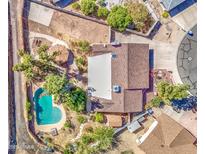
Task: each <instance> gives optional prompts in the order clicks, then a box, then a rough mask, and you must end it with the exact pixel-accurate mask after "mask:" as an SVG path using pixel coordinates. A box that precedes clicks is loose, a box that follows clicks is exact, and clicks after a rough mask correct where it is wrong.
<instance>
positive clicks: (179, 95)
mask: <svg viewBox="0 0 205 154" xmlns="http://www.w3.org/2000/svg"><path fill="white" fill-rule="evenodd" d="M189 88H190V86H189V85H186V84H181V85H180V84H178V85H173V84H170V83H168V82H165V81H162V82H159V83H158V84H157V92H158V96H159V97H160V98H161V99H163V101H164V102H165V103H169V102H170V101H171V100H174V99H176V100H180V99H183V98H186V97H187V96H188V95H189V93H188V90H189Z"/></svg>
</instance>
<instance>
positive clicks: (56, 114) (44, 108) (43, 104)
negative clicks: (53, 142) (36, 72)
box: [33, 88, 62, 125]
mask: <svg viewBox="0 0 205 154" xmlns="http://www.w3.org/2000/svg"><path fill="white" fill-rule="evenodd" d="M33 99H34V102H35V111H36V121H37V124H38V125H47V124H55V123H57V122H59V121H60V120H61V118H62V113H61V110H60V109H59V108H57V107H54V106H53V103H52V96H51V95H48V94H47V92H46V91H45V90H43V89H42V88H39V89H38V90H36V92H35V94H34V98H33Z"/></svg>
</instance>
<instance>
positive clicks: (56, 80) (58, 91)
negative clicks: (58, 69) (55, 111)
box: [43, 74, 69, 101]
mask: <svg viewBox="0 0 205 154" xmlns="http://www.w3.org/2000/svg"><path fill="white" fill-rule="evenodd" d="M68 85H69V81H68V79H67V78H66V76H65V75H63V76H60V75H54V74H50V75H48V76H47V77H46V78H45V83H44V84H43V88H44V89H45V90H46V91H47V92H48V93H49V94H50V95H53V96H54V100H55V101H59V99H60V98H61V97H63V96H64V93H65V91H66V87H67V86H68Z"/></svg>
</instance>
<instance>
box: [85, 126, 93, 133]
mask: <svg viewBox="0 0 205 154" xmlns="http://www.w3.org/2000/svg"><path fill="white" fill-rule="evenodd" d="M85 131H86V132H88V133H92V132H93V127H87V128H85Z"/></svg>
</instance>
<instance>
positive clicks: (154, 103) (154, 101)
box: [150, 96, 164, 107]
mask: <svg viewBox="0 0 205 154" xmlns="http://www.w3.org/2000/svg"><path fill="white" fill-rule="evenodd" d="M163 104H164V102H163V100H162V99H161V98H160V97H158V96H157V97H154V98H153V99H152V100H151V101H150V105H151V106H150V107H160V106H161V105H163Z"/></svg>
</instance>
